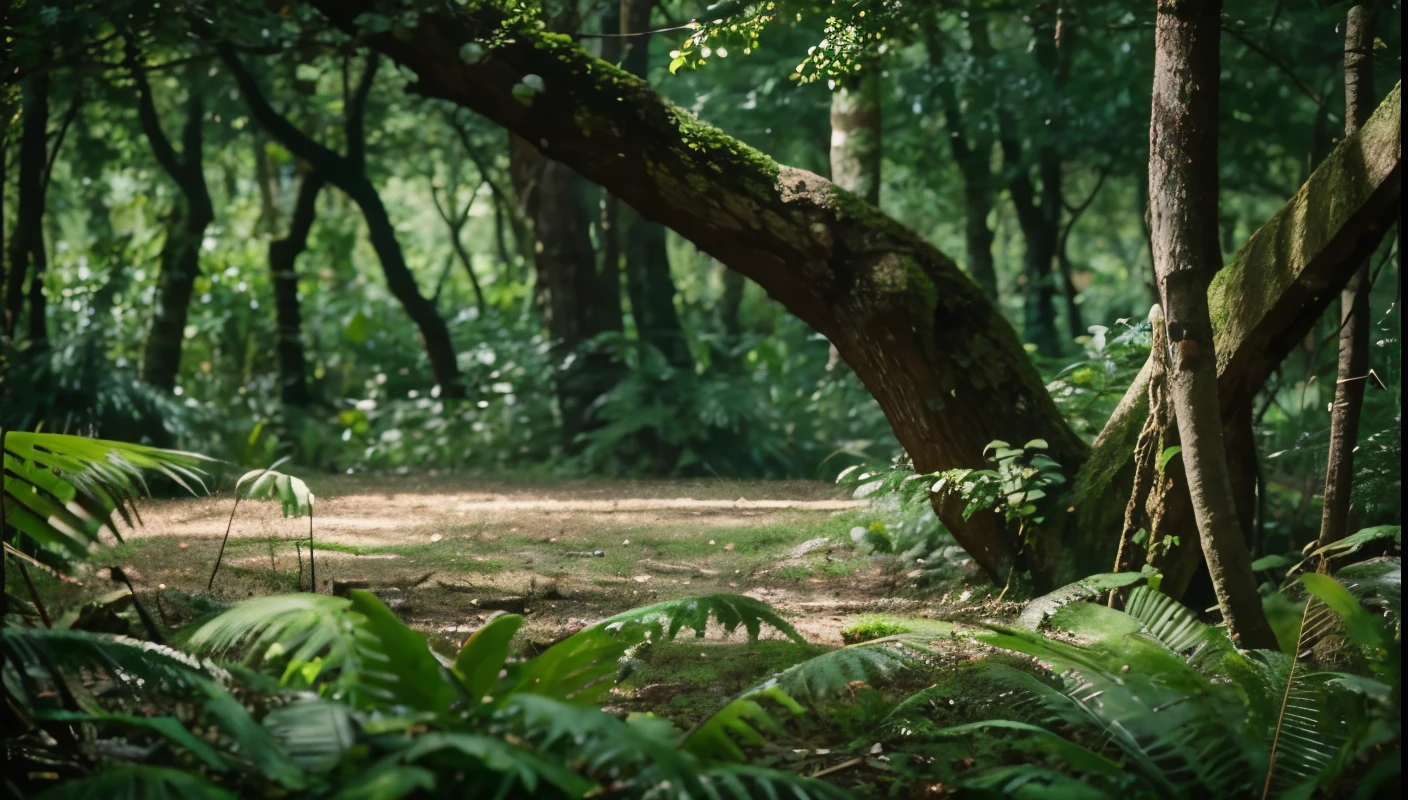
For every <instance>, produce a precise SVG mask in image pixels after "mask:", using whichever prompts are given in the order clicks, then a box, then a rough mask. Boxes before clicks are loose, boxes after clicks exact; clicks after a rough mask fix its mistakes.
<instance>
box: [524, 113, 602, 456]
mask: <svg viewBox="0 0 1408 800" xmlns="http://www.w3.org/2000/svg"><path fill="white" fill-rule="evenodd" d="M511 147H512V150H511V153H512V158H513V162H514V163H513V167H514V168H513V172H514V184H515V186H516V187H517V189H518V192H519V197H520V203H521V205H522V207H523V209H524V210H525V212H526V215H527V217H528V219H529V220H530V221H531V222H532V226H533V235H534V237H535V245H534V248H533V249H534V250H535V251H536V254H537V257H536V259H535V263H536V265H537V270H538V294H539V298H540V303H541V308H542V312H543V317H544V319H545V321H546V322H547V327H548V335H549V336H550V337H551V339H552V341H553V354H554V357H553V360H554V362H555V363H556V365H557V367H556V370H557V372H556V380H555V384H556V387H557V401H558V407H559V409H560V411H561V413H562V425H563V434H564V435H565V437H566V440H567V444H568V445H569V447H570V446H573V445H574V444H575V439H576V437H577V436H578V435H579V434H581V433H583V432H585V431H587V430H590V429H591V428H592V427H593V426H592V420H591V405H592V403H593V402H594V401H595V400H596V399H597V398H598V397H600V396H601V394H602V393H603V392H605V391H606V390H607V389H609V388H610V387H611V386H612V385H613V384H614V383H615V382H616V379H617V378H618V377H619V375H618V370H617V369H616V366H615V363H614V361H613V359H611V357H610V356H609V354H606V353H603V352H601V351H599V350H596V349H594V348H589V347H588V346H587V344H586V343H587V342H588V341H589V340H590V339H591V338H592V337H594V336H596V335H597V334H600V333H605V332H608V331H619V330H620V324H621V318H620V315H619V312H618V314H617V316H616V317H615V319H611V318H609V317H607V316H606V315H602V314H600V313H599V310H600V309H601V304H600V303H599V302H597V301H596V300H594V297H593V296H594V295H595V294H596V293H597V292H599V291H600V282H599V281H598V279H597V269H596V253H595V251H594V250H593V248H592V240H591V233H590V226H591V223H590V220H589V218H588V215H587V213H586V209H585V208H584V206H583V204H582V202H581V195H582V178H581V177H580V176H579V175H577V173H576V172H574V171H573V170H572V169H571V168H570V167H567V166H564V165H562V164H560V163H558V162H556V161H552V160H549V159H547V158H544V157H543V156H542V155H541V154H539V153H538V151H537V150H536V149H535V148H533V146H532V145H530V144H528V143H527V142H525V141H522V140H520V139H517V138H515V139H514V140H513V143H512V145H511ZM618 293H619V290H618ZM618 308H619V306H618ZM594 312H598V313H594Z"/></svg>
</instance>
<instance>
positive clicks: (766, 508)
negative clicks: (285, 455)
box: [103, 476, 991, 723]
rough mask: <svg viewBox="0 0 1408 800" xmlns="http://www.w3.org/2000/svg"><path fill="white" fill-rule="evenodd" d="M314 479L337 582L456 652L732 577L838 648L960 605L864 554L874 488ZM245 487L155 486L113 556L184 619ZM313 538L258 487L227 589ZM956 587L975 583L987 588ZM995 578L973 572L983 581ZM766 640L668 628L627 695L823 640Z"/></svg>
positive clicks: (785, 662) (689, 714) (675, 698)
mask: <svg viewBox="0 0 1408 800" xmlns="http://www.w3.org/2000/svg"><path fill="white" fill-rule="evenodd" d="M310 483H311V484H312V487H311V488H312V489H313V491H314V492H315V493H316V495H317V500H316V517H315V519H314V525H313V532H314V537H315V538H314V547H315V551H316V554H317V555H316V558H317V564H316V574H317V583H318V589H319V591H320V592H323V593H329V592H332V591H340V590H345V589H346V588H347V587H349V586H351V587H354V588H368V589H370V590H371V591H373V592H374V593H376V594H377V595H378V596H380V597H381V598H382V599H383V600H384V601H386V602H387V604H388V605H389V606H390V607H391V608H392V610H393V611H395V612H396V613H397V615H398V616H400V618H401V619H402V620H404V621H405V622H406V623H407V624H409V625H411V626H412V627H414V628H417V629H419V630H422V631H424V632H426V633H427V634H429V635H430V638H431V643H432V645H433V646H435V647H436V648H437V649H439V650H441V651H442V652H445V653H447V654H450V653H453V652H454V650H455V649H456V648H457V647H458V645H459V644H460V642H462V641H463V640H464V638H465V637H466V636H467V635H468V634H470V633H471V632H473V631H474V630H476V629H478V628H479V627H480V626H481V625H482V624H483V623H484V622H486V621H487V620H488V619H489V618H491V617H492V616H493V615H495V614H497V613H500V612H501V611H505V610H507V611H512V612H515V613H521V614H523V615H524V616H525V618H526V624H525V628H524V636H525V640H526V642H527V647H529V648H531V649H538V648H541V647H545V646H546V645H548V644H550V643H551V642H553V641H555V640H557V639H559V638H561V637H563V636H565V635H567V634H570V633H572V632H574V631H576V630H578V629H580V628H582V627H583V626H585V625H588V624H591V623H593V622H595V621H597V620H600V619H602V618H604V617H607V616H610V615H612V614H616V613H618V612H621V611H624V610H626V609H629V608H632V607H636V606H644V605H649V604H651V603H655V602H660V601H663V600H670V599H675V598H679V597H686V596H693V595H705V594H711V593H715V592H730V593H738V594H746V595H749V596H751V597H755V598H758V599H761V600H765V601H767V602H769V603H771V604H772V605H773V606H774V607H775V608H777V609H779V610H780V611H781V612H782V613H783V615H784V616H785V617H787V618H788V620H789V621H790V622H791V623H792V624H793V625H794V626H796V628H797V629H798V630H799V631H800V632H801V633H802V635H803V636H805V637H806V639H807V640H808V642H809V643H812V644H815V645H823V646H837V645H840V644H842V643H843V636H842V632H843V631H846V630H848V629H856V628H865V627H866V626H877V625H878V626H881V628H882V629H884V630H890V629H891V628H893V627H894V626H899V627H900V628H903V629H910V630H914V629H919V628H921V627H923V626H927V625H932V624H936V623H934V622H933V619H934V618H935V617H949V616H951V614H952V612H953V611H954V610H955V608H954V606H953V605H952V604H946V603H939V602H938V601H937V600H936V599H933V595H932V594H930V595H929V598H930V599H922V598H921V597H920V596H919V595H918V594H916V593H915V592H914V591H912V590H910V589H906V588H905V587H906V585H907V584H908V581H907V580H906V578H905V576H904V575H903V574H902V572H900V571H898V570H896V569H894V568H893V567H891V568H888V569H887V568H885V567H883V566H881V565H877V562H876V561H875V560H873V559H871V558H867V557H863V556H860V555H858V554H857V553H856V552H855V551H854V550H853V549H852V547H851V546H850V536H849V532H850V530H851V528H852V527H854V526H856V525H864V524H866V523H867V521H868V519H869V517H868V516H867V515H868V514H870V511H869V510H868V504H867V503H865V502H863V501H856V500H852V499H850V498H849V497H848V495H847V494H846V493H845V491H844V490H841V489H838V488H837V487H836V486H834V485H831V484H826V483H820V482H806V481H733V480H717V479H706V480H689V481H611V482H606V481H603V480H560V481H554V480H546V481H545V480H541V479H535V480H533V481H531V482H530V481H527V480H524V481H516V480H506V481H483V480H478V479H474V480H470V479H466V478H463V477H457V476H438V477H429V476H378V477H369V476H332V477H325V478H319V479H317V480H313V481H310ZM231 505H232V499H231V498H230V497H229V496H228V495H227V496H219V495H215V496H210V497H200V498H187V499H172V500H154V501H148V502H146V503H144V504H143V505H142V508H141V511H142V521H143V524H142V525H141V526H139V527H138V528H137V529H136V530H135V531H133V532H131V533H130V534H129V535H127V536H125V537H124V538H125V539H126V541H125V543H124V544H121V545H118V546H117V547H115V548H113V549H111V550H109V551H107V552H106V554H105V558H104V559H103V561H105V562H107V563H111V564H119V565H122V566H123V568H124V569H125V570H126V571H127V574H128V575H129V577H130V578H131V579H132V580H133V581H134V582H135V583H136V584H138V589H139V591H151V590H157V591H156V594H157V597H158V599H159V601H161V602H159V603H158V605H159V608H158V611H159V612H160V613H161V614H162V616H163V617H165V618H166V621H167V622H168V624H173V625H175V624H181V623H182V622H185V621H187V619H183V617H186V618H190V617H192V616H193V612H190V611H189V610H188V608H183V604H182V603H181V602H180V599H179V598H181V597H189V596H191V595H204V594H206V584H207V581H208V580H209V578H210V573H211V568H212V566H213V565H214V563H215V559H216V554H217V552H218V551H219V549H220V540H221V538H222V536H223V535H224V533H225V529H226V525H227V523H228V521H229V519H230V511H231ZM307 536H308V521H307V520H306V519H284V518H283V517H282V515H281V513H280V510H279V507H278V504H277V503H273V502H250V501H245V502H242V503H241V504H240V508H239V511H238V514H237V516H236V517H235V519H234V524H233V527H232V532H231V534H230V537H229V542H228V544H227V545H226V548H225V553H224V556H223V560H222V563H221V566H220V570H219V573H218V575H217V576H216V579H215V583H214V587H213V589H212V590H211V592H210V594H212V595H213V597H212V599H214V600H217V601H227V602H228V601H234V600H238V599H241V598H244V597H247V596H251V595H260V594H271V593H275V592H287V591H294V590H295V589H296V588H297V587H299V586H300V585H302V586H306V585H307V581H308V575H307V574H306V573H307V571H308V563H307V562H308V558H307V547H306V540H307ZM300 539H301V540H302V541H303V542H304V545H303V547H302V553H301V554H300V553H299V551H298V549H297V548H296V545H295V542H296V541H298V540H300ZM300 555H301V563H300ZM300 567H301V569H302V570H303V572H304V574H303V575H302V577H301V578H300ZM951 588H953V589H956V590H957V591H953V592H951V593H952V594H953V595H956V596H957V595H961V600H963V601H968V600H969V595H970V592H969V591H962V589H961V587H959V586H957V585H955V586H954V587H951ZM990 589H991V587H988V586H987V585H986V584H984V583H982V582H980V581H979V582H974V586H973V590H972V592H971V593H972V594H977V595H986V594H989V593H990ZM940 593H942V592H940ZM975 599H976V598H975ZM884 626H890V627H888V628H887V627H884ZM763 639H764V641H762V642H759V643H758V644H755V645H748V644H745V643H744V637H743V635H742V633H741V632H736V633H735V634H734V635H733V636H732V637H729V638H724V637H721V636H715V635H714V632H713V631H711V632H710V635H709V636H708V637H707V638H705V639H694V638H693V637H683V638H681V639H680V640H678V641H677V642H676V643H672V644H668V645H657V646H655V647H653V648H651V652H650V653H648V654H647V656H646V658H644V659H643V665H642V669H640V670H638V673H639V674H638V675H637V676H636V677H635V678H634V679H633V680H632V681H631V682H630V683H629V684H628V685H627V687H626V688H627V691H626V692H625V693H624V695H623V696H622V700H623V701H624V702H625V703H626V704H628V705H635V706H637V707H649V708H652V709H653V710H655V711H656V712H657V713H662V714H664V715H666V716H671V717H674V718H676V719H677V720H678V721H680V722H685V723H688V722H692V721H693V720H694V719H697V718H698V717H699V716H701V715H702V714H704V713H707V711H708V710H710V709H712V708H714V707H717V705H718V704H719V701H720V700H722V699H726V698H727V696H729V695H731V694H732V693H734V692H736V691H739V690H741V689H743V688H746V686H748V685H751V683H753V682H754V681H756V680H758V679H760V678H762V677H766V676H767V675H768V674H769V673H770V672H772V671H775V670H777V669H781V668H784V667H786V666H789V665H790V664H792V663H796V662H797V661H800V660H802V659H804V658H806V657H808V656H809V655H812V654H814V648H799V647H798V646H797V645H795V644H792V643H790V642H787V641H786V640H785V639H783V637H782V636H781V635H780V634H778V633H777V632H775V631H770V630H768V629H766V628H765V629H764V633H763ZM740 648H747V650H746V652H745V651H741V650H740ZM740 656H742V657H740ZM632 700H634V701H635V702H634V703H632V702H631V701H632Z"/></svg>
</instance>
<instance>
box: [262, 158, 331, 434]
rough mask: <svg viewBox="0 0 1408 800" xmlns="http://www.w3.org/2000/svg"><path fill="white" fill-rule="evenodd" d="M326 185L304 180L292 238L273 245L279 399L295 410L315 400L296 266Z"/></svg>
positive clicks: (295, 208) (311, 178) (317, 180)
mask: <svg viewBox="0 0 1408 800" xmlns="http://www.w3.org/2000/svg"><path fill="white" fill-rule="evenodd" d="M324 183H325V182H324V180H323V178H322V176H320V175H318V174H317V173H316V172H315V173H311V174H309V175H305V176H304V177H303V180H302V183H300V184H299V187H298V197H297V199H296V200H295V201H294V206H293V218H292V219H291V220H290V221H289V225H288V235H287V236H285V237H284V238H282V239H276V240H274V241H272V242H270V243H269V270H270V272H271V273H273V279H274V310H275V315H276V318H277V321H278V329H279V347H278V349H279V399H280V400H281V401H282V402H283V404H284V405H286V406H292V407H294V408H307V407H308V405H309V402H310V400H311V398H310V396H309V392H308V358H307V356H306V355H305V353H304V349H303V312H302V309H301V307H300V305H299V300H298V271H297V269H296V265H297V262H298V256H299V255H301V254H302V253H303V251H304V250H305V249H307V247H308V232H309V231H310V230H311V229H312V228H313V220H314V219H315V218H316V217H317V214H318V193H319V192H321V191H322V189H323V185H324Z"/></svg>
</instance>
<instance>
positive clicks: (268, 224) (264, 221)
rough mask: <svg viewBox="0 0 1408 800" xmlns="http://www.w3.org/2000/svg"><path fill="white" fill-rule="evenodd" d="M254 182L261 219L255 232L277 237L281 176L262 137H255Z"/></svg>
mask: <svg viewBox="0 0 1408 800" xmlns="http://www.w3.org/2000/svg"><path fill="white" fill-rule="evenodd" d="M254 182H255V183H256V184H257V185H258V187H259V219H258V220H256V221H255V223H254V232H255V233H256V234H258V235H262V236H275V235H277V234H278V232H279V175H278V171H277V170H276V169H275V168H274V165H273V163H272V162H270V161H269V148H268V143H267V142H266V141H265V140H264V137H262V136H255V137H254Z"/></svg>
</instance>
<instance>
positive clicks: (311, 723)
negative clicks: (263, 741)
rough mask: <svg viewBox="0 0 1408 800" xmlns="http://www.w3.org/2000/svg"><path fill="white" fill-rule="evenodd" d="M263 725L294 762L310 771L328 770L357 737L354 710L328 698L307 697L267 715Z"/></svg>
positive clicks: (337, 762) (338, 760)
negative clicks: (353, 719)
mask: <svg viewBox="0 0 1408 800" xmlns="http://www.w3.org/2000/svg"><path fill="white" fill-rule="evenodd" d="M264 727H265V728H266V729H267V730H268V731H269V735H270V736H272V737H273V738H274V741H275V742H277V743H278V746H279V749H280V750H281V751H283V752H284V753H285V754H286V755H287V756H288V758H289V760H290V761H292V762H293V763H294V764H297V765H298V766H299V767H301V768H302V769H305V770H308V771H309V772H328V771H330V770H332V769H333V768H334V767H336V766H337V765H338V764H339V763H340V762H341V761H342V756H343V754H344V753H346V752H347V751H348V750H349V749H350V748H351V747H352V745H353V743H354V742H355V740H356V731H355V730H354V728H353V722H352V712H351V710H350V709H349V708H347V706H344V705H341V704H339V703H331V702H328V701H326V700H305V701H302V702H298V703H291V704H289V705H286V706H282V707H280V708H276V709H274V710H272V711H270V712H269V713H268V714H265V715H264Z"/></svg>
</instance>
